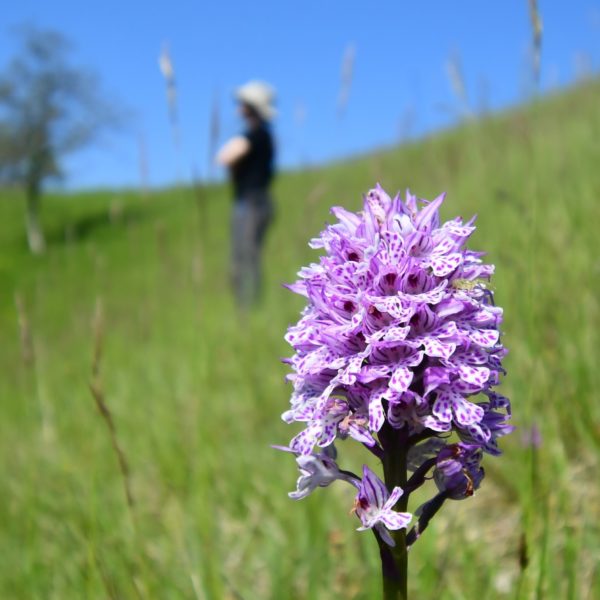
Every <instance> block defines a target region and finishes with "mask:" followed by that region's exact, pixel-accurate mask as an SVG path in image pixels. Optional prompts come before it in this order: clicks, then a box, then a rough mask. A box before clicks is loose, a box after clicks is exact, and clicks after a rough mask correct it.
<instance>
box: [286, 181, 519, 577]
mask: <svg viewBox="0 0 600 600" xmlns="http://www.w3.org/2000/svg"><path fill="white" fill-rule="evenodd" d="M444 199H445V197H444V195H441V196H439V197H437V198H436V199H435V200H433V201H431V202H427V201H425V200H420V199H418V198H417V197H416V196H414V195H412V194H411V193H410V192H407V194H406V197H405V199H404V201H403V200H402V199H401V198H400V196H399V195H397V196H396V197H394V198H391V197H390V196H389V195H388V194H387V193H386V192H385V191H384V190H383V189H382V188H381V187H380V186H377V187H376V188H375V189H373V190H371V191H369V192H368V194H367V195H366V196H365V198H364V204H363V210H362V211H360V212H358V213H352V212H349V211H347V210H345V209H343V208H341V207H335V208H333V209H332V211H331V212H332V213H333V215H334V217H335V218H336V219H337V221H336V222H335V223H333V224H331V225H328V226H327V227H326V228H325V230H324V231H323V232H322V233H321V234H320V236H319V237H317V238H314V239H313V240H311V242H310V244H309V245H310V246H311V248H315V249H320V250H322V252H323V254H322V256H321V257H320V258H319V260H318V262H315V263H313V264H311V265H309V266H307V267H303V268H302V269H301V270H300V271H299V273H298V277H299V279H298V281H296V282H295V283H293V284H292V285H289V286H287V287H288V288H289V289H290V290H291V291H293V292H295V293H297V294H299V295H301V296H303V297H304V298H305V299H306V302H307V304H306V307H305V308H304V310H303V311H302V314H301V316H300V319H299V320H298V322H297V323H296V324H295V325H292V326H291V327H289V329H288V332H287V334H286V336H285V339H286V341H287V342H288V343H289V344H290V346H291V347H292V349H293V355H292V356H291V357H290V358H287V359H285V362H286V363H287V364H289V365H290V368H291V371H292V372H291V373H290V374H289V375H288V380H289V381H290V382H291V383H292V385H293V392H292V394H291V400H290V407H289V409H288V410H287V411H286V412H284V413H283V415H282V418H283V420H284V421H285V422H286V423H289V424H294V423H297V424H298V425H299V426H300V427H301V429H300V431H298V432H296V434H295V436H294V437H293V439H292V441H291V442H290V449H288V451H291V452H293V453H294V455H295V456H296V461H297V463H298V467H299V468H300V473H301V475H300V478H299V479H298V482H297V489H296V491H295V492H292V493H291V494H290V496H291V497H293V498H304V497H306V496H307V495H308V494H309V493H311V492H312V491H313V490H314V489H315V488H317V487H325V486H328V485H330V484H331V483H332V482H333V481H335V480H336V479H341V480H345V481H347V482H348V483H351V484H352V485H353V486H355V487H357V488H358V490H359V491H358V496H357V498H356V502H355V511H356V514H357V515H358V517H359V518H360V520H361V523H362V526H361V527H360V529H361V530H362V529H372V530H373V531H374V532H375V533H376V534H377V539H378V541H379V542H380V552H381V557H382V565H383V566H384V569H383V571H384V580H386V581H388V583H389V585H390V586H392V587H393V586H396V585H399V584H398V583H397V582H398V581H405V578H403V577H402V576H400V573H401V572H402V571H406V558H405V556H406V555H405V553H402V552H399V553H398V552H397V553H395V554H393V555H391V554H389V549H388V551H387V553H386V550H385V549H386V548H387V547H388V546H387V545H393V544H394V542H398V540H400V544H403V545H404V547H405V548H406V547H408V546H410V545H412V544H413V543H414V542H415V541H416V540H417V539H418V538H419V537H420V535H421V534H422V533H423V531H424V530H425V528H426V527H427V525H428V523H429V521H430V520H431V519H432V518H433V517H434V516H435V514H436V513H437V511H438V510H440V508H441V507H442V506H443V504H444V502H445V501H446V500H447V499H455V500H459V499H464V498H468V497H470V496H471V495H473V492H474V491H475V490H476V489H477V488H478V487H479V486H480V484H481V482H482V480H483V476H484V471H483V468H482V467H481V462H482V459H483V456H484V455H486V456H497V455H499V454H500V449H499V447H498V439H499V438H501V437H502V436H504V435H507V434H509V433H510V432H511V431H512V429H513V427H512V426H511V425H510V424H509V421H510V418H511V408H510V402H509V400H508V399H507V398H505V397H504V396H501V395H500V394H498V393H497V391H496V389H495V388H496V386H498V384H499V383H500V379H501V376H503V375H505V370H504V368H503V366H502V360H503V359H504V357H505V355H506V353H507V351H506V349H505V348H504V346H503V344H502V340H501V332H500V326H501V324H502V318H503V311H502V308H500V307H499V306H497V305H496V303H495V300H494V295H493V292H492V291H491V289H490V288H489V285H488V281H489V279H490V278H491V276H492V274H493V273H494V266H493V265H490V264H486V263H485V262H484V253H482V252H478V251H473V250H470V249H467V248H466V244H467V242H468V240H469V238H470V236H471V235H472V233H473V232H474V231H475V225H474V221H475V219H474V218H473V219H471V220H469V221H466V222H463V220H462V219H461V218H455V219H452V220H450V221H447V222H445V223H443V222H442V221H441V219H440V215H439V209H440V206H441V205H442V203H443V202H444ZM449 438H451V439H452V442H451V441H450V440H449ZM339 440H346V443H354V444H360V445H361V446H362V447H363V448H364V449H366V450H368V452H369V453H370V454H371V455H374V456H375V457H377V458H378V459H379V460H380V461H381V462H382V465H383V468H384V473H385V474H386V481H385V483H384V482H383V481H381V480H380V479H379V478H378V477H377V475H375V474H374V473H373V472H372V471H371V470H369V468H368V467H366V466H363V477H362V480H361V479H360V478H359V477H358V476H355V475H353V474H352V473H349V472H347V471H342V470H340V469H339V468H338V466H337V463H336V460H335V456H334V455H333V454H332V452H333V450H332V449H333V447H334V444H335V443H336V442H337V441H339ZM350 440H352V442H350ZM454 441H456V443H454ZM432 480H433V482H434V485H433V486H429V487H433V488H434V489H433V491H434V493H433V495H432V497H431V498H430V499H429V500H427V501H425V503H423V504H422V505H421V507H420V509H418V511H417V512H415V514H416V515H417V516H418V517H419V518H418V522H417V523H416V524H415V525H414V526H413V528H412V529H411V531H410V532H408V534H407V536H402V535H399V534H394V533H393V532H394V531H395V530H398V529H402V528H403V527H406V526H407V524H408V523H409V522H410V517H411V515H410V513H408V512H396V511H394V510H393V507H394V506H395V505H396V504H397V503H398V498H400V497H402V501H401V502H400V505H401V506H407V505H408V500H409V499H410V496H411V494H412V493H413V492H414V491H415V490H417V489H419V488H421V487H425V486H427V484H428V483H429V482H431V481H432ZM398 482H401V486H402V489H401V488H400V487H398V485H397V484H398ZM386 484H387V485H386ZM436 488H437V489H436ZM402 556H404V558H401V557H402ZM402 561H404V562H402ZM403 585H404V584H403Z"/></svg>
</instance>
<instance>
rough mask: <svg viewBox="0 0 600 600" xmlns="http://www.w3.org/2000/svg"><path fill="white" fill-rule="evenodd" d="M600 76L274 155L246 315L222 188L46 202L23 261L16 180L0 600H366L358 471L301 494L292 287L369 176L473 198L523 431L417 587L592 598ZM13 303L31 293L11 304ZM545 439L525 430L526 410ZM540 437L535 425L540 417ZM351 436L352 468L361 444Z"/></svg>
mask: <svg viewBox="0 0 600 600" xmlns="http://www.w3.org/2000/svg"><path fill="white" fill-rule="evenodd" d="M599 92H600V84H599V83H598V82H590V83H587V84H585V85H581V86H579V87H578V88H576V89H573V90H571V91H569V92H566V93H561V94H558V95H555V96H553V97H549V98H546V99H544V100H540V101H536V102H534V103H533V104H531V105H528V106H526V107H524V108H522V109H518V110H514V111H511V112H509V113H505V114H503V115H499V116H496V117H493V118H488V119H485V120H481V121H476V122H472V123H467V124H464V125H462V126H460V127H458V128H456V129H453V130H451V131H447V132H444V133H441V134H437V135H434V136H431V137H429V138H427V139H424V140H422V141H419V142H414V143H410V144H408V145H404V146H402V147H400V148H392V149H387V150H382V151H380V152H376V153H374V154H372V155H369V156H364V157H362V158H358V159H355V160H352V161H348V162H341V163H338V164H332V165H330V166H327V167H323V168H318V169H314V170H307V171H303V172H293V173H288V174H283V175H282V176H281V177H280V178H279V180H278V182H277V186H276V190H275V196H276V199H277V211H278V214H277V220H276V224H275V225H274V227H273V229H272V231H271V232H270V237H269V239H268V243H267V248H266V252H265V268H266V286H265V296H264V302H263V303H262V305H261V306H260V307H259V308H258V309H257V310H256V311H255V312H252V313H250V314H247V315H240V314H238V313H237V312H236V311H235V308H234V305H233V303H232V299H231V298H230V294H229V287H228V243H229V230H228V227H229V225H228V224H229V220H228V215H229V210H230V201H229V194H228V190H227V189H226V188H225V187H224V186H220V185H215V186H213V187H206V188H203V189H191V188H187V187H181V188H173V189H165V190H162V191H156V192H153V193H150V194H149V195H148V196H147V197H141V196H140V195H139V194H138V193H135V192H127V191H124V192H105V191H101V192H97V193H86V194H75V193H73V194H68V195H51V196H49V197H48V198H47V199H46V202H45V204H44V206H43V209H42V220H43V222H44V227H45V230H46V232H47V233H48V241H49V251H48V253H47V254H46V255H45V256H43V257H41V258H40V257H33V256H31V255H30V254H29V253H28V251H27V247H26V241H25V237H24V234H23V233H22V228H21V221H22V204H21V203H19V202H15V199H16V196H17V195H18V194H17V192H3V193H2V196H1V198H0V236H1V238H2V240H3V248H4V251H3V253H2V255H1V256H0V277H1V280H2V282H3V283H2V294H1V298H0V326H1V328H2V331H3V332H4V336H3V343H2V345H1V346H0V364H1V365H2V373H3V376H2V378H1V379H0V391H1V395H2V398H3V417H2V419H1V420H0V448H1V451H0V455H1V456H2V468H1V469H0V490H1V491H2V498H3V502H2V505H1V507H0V555H1V556H2V557H3V558H2V563H3V564H2V568H0V597H1V598H7V599H8V598H11V599H12V598H14V599H17V598H23V599H31V598H55V599H61V600H63V599H67V598H200V599H211V598H232V599H237V598H246V599H252V598H261V599H262V598H274V599H275V598H277V599H283V598H286V599H287V598H298V599H300V598H319V599H325V598H357V599H358V598H361V599H366V598H373V597H377V594H378V593H379V585H380V583H379V566H378V555H377V550H376V544H375V541H374V539H372V536H370V535H369V534H366V533H356V532H355V531H354V528H355V527H356V526H357V522H356V518H355V517H354V516H352V515H349V512H350V509H351V507H352V502H353V497H352V493H351V490H349V489H345V487H344V486H342V485H340V486H339V487H338V486H335V485H334V486H332V487H331V488H329V489H327V490H320V491H317V492H316V493H315V494H313V495H312V496H311V497H310V498H308V499H306V500H304V501H302V502H299V503H294V502H292V501H291V500H289V499H288V498H287V496H286V492H287V491H289V490H291V489H293V487H294V482H295V479H296V470H295V466H294V463H293V460H291V459H290V457H289V456H286V455H283V454H281V453H277V452H275V451H273V450H272V449H271V448H270V444H272V443H279V444H285V443H287V441H288V440H289V439H290V438H291V437H292V435H293V434H294V432H295V431H296V430H295V429H293V428H292V427H289V426H287V425H285V424H284V423H282V422H281V421H280V419H279V415H280V413H281V412H283V411H284V410H285V409H286V406H287V403H288V397H289V394H290V388H289V387H288V386H286V384H285V383H284V375H285V373H286V367H285V365H282V364H281V363H280V361H279V359H280V357H282V356H285V355H287V354H288V353H289V349H288V348H287V347H286V345H285V343H284V341H283V333H284V331H285V328H286V327H287V325H288V324H290V323H292V322H294V321H295V320H296V319H297V317H298V313H299V310H300V309H301V307H302V301H301V299H300V298H298V297H295V296H294V295H293V294H291V293H289V292H287V291H286V290H285V289H283V288H282V287H281V285H280V284H281V283H282V282H290V281H292V280H294V278H295V273H296V271H297V270H298V269H299V268H300V266H301V265H303V264H306V263H308V262H309V261H311V260H315V259H316V254H315V253H314V252H313V251H311V250H310V249H309V248H308V247H307V242H308V240H309V238H311V237H312V236H314V235H315V234H317V233H318V232H319V231H320V230H321V229H322V227H323V224H324V222H325V221H326V220H328V219H330V217H329V216H328V208H329V207H330V206H331V205H335V204H342V205H344V206H346V207H348V208H353V209H358V208H359V206H360V203H361V193H362V192H366V191H367V190H368V189H369V188H370V187H372V186H373V185H374V184H375V182H377V181H380V182H381V183H382V185H383V186H384V187H385V188H386V189H387V190H388V191H390V192H395V191H396V190H398V189H401V190H404V188H405V187H406V186H407V185H410V187H411V189H412V191H413V192H415V193H417V194H418V195H419V196H421V197H425V198H432V197H434V196H435V195H437V194H438V193H439V192H441V191H443V190H446V191H447V192H448V197H447V202H446V204H445V206H444V208H443V214H444V216H446V217H448V218H450V217H453V216H455V215H457V214H460V215H462V216H463V217H465V218H467V217H469V216H470V215H471V214H473V213H477V214H478V215H479V219H478V230H477V232H476V234H475V236H474V239H473V242H472V247H473V248H477V249H485V250H487V251H488V252H489V260H490V261H491V262H493V263H495V264H496V265H497V275H496V276H495V279H494V285H495V289H496V300H497V302H498V303H499V304H500V305H501V306H503V307H504V308H505V314H506V321H505V326H504V330H505V338H504V339H505V344H506V346H508V347H509V348H510V351H511V352H510V354H509V356H508V359H507V367H508V376H507V377H506V381H505V383H504V384H503V388H504V389H503V392H504V393H505V394H506V395H508V396H510V397H511V398H512V400H513V403H514V415H515V416H514V421H515V424H516V425H518V426H519V429H518V430H517V432H516V433H515V434H514V435H513V436H511V437H510V438H508V439H505V440H502V446H503V448H504V450H505V454H504V456H503V457H502V458H500V459H498V460H494V459H488V460H487V479H486V481H485V483H484V485H483V486H482V488H481V490H480V491H478V493H477V494H476V496H475V497H474V498H472V499H471V500H469V501H466V502H460V503H459V502H455V503H451V504H450V505H448V506H447V507H446V508H445V510H444V511H443V513H442V514H441V515H440V516H439V518H436V520H435V521H434V523H433V524H432V526H431V528H430V530H429V531H428V532H427V533H426V535H425V536H424V537H423V538H422V539H421V540H420V541H419V543H418V544H417V545H416V547H415V548H414V549H413V551H412V552H411V556H410V563H411V564H410V569H411V577H410V585H411V588H412V593H413V596H414V597H415V598H443V599H462V598H480V599H486V598H489V599H491V598H556V599H563V598H568V599H579V598H581V599H584V598H586V599H590V600H591V599H594V598H598V597H600V573H599V572H598V569H599V567H598V560H597V557H598V556H599V553H600V525H599V523H600V520H599V517H600V515H599V510H598V506H599V501H600V497H599V496H600V494H599V492H600V488H599V484H598V473H599V472H600V471H599V466H600V465H599V459H598V451H599V445H600V425H599V424H600V403H599V402H598V394H597V390H598V389H599V386H600V381H599V375H598V367H597V360H598V352H597V347H598V338H597V331H598V327H599V326H600V322H599V307H598V292H599V286H598V280H599V276H600V256H599V253H598V248H599V244H598V232H597V227H598V222H599V217H600V214H599V209H598V199H599V197H600V169H599V168H598V165H600V142H599V140H600V103H599V102H598V98H599ZM98 300H100V301H101V303H102V314H103V325H102V360H101V365H100V369H101V381H102V387H103V391H104V399H105V402H106V404H107V405H108V406H109V408H110V410H111V412H112V416H113V419H114V422H115V424H116V428H117V435H118V440H119V443H120V445H121V446H122V449H123V451H124V453H125V454H126V457H127V460H128V462H129V467H130V471H131V491H132V496H133V499H134V504H133V505H132V506H131V507H129V506H128V504H127V502H126V500H125V495H124V492H123V481H122V478H121V475H120V472H119V469H118V464H117V460H116V456H115V454H114V452H113V450H112V448H111V440H110V437H109V435H108V432H107V429H106V423H105V422H104V421H103V420H102V419H101V417H100V416H99V414H98V412H97V410H96V407H95V405H94V400H93V398H92V395H91V394H90V390H89V387H88V386H89V382H90V379H91V368H92V366H91V365H92V355H93V346H94V333H93V326H92V320H93V316H94V312H95V310H96V308H95V307H96V305H97V302H98ZM17 306H19V307H20V308H17ZM532 427H534V428H538V429H539V431H540V433H541V440H542V441H541V445H540V446H539V447H536V445H535V444H532V443H531V437H532V435H531V428H532ZM534 437H535V436H534ZM356 450H357V449H353V448H352V447H351V444H342V445H341V447H340V454H341V456H342V464H343V465H344V466H345V467H347V468H357V465H358V464H359V461H360V460H361V454H360V451H358V452H357V451H356Z"/></svg>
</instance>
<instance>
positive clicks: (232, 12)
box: [0, 0, 600, 188]
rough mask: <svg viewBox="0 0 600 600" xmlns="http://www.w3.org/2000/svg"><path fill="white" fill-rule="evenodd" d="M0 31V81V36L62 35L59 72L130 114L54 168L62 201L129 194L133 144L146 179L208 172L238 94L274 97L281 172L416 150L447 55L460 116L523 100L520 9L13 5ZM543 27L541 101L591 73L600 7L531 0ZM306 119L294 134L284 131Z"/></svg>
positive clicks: (599, 41) (451, 110)
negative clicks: (213, 143)
mask: <svg viewBox="0 0 600 600" xmlns="http://www.w3.org/2000/svg"><path fill="white" fill-rule="evenodd" d="M5 4H6V5H5V6H4V7H3V9H2V15H1V16H0V19H1V20H0V31H1V35H0V67H1V66H2V65H3V64H5V63H6V61H7V60H8V58H9V56H10V55H11V54H12V52H13V50H14V48H15V40H14V38H12V37H11V36H10V35H8V31H9V30H10V27H11V26H12V25H15V24H19V23H23V22H30V23H33V24H35V25H37V26H39V27H43V28H53V29H57V30H60V31H62V32H63V33H64V34H66V35H67V36H68V37H69V38H71V39H72V40H73V42H74V44H75V51H74V53H73V62H74V63H76V64H81V65H85V66H89V67H91V68H93V69H94V70H95V71H96V72H97V73H98V74H99V75H100V78H101V80H102V82H103V87H104V89H105V90H106V91H107V93H108V95H109V96H110V97H113V98H116V99H119V101H121V102H122V103H123V104H125V105H127V107H128V108H129V109H130V110H131V113H132V118H131V119H130V121H129V123H128V127H127V129H126V130H125V131H123V132H122V133H119V134H118V135H112V136H111V137H110V138H109V139H107V140H104V141H103V142H102V144H101V145H99V146H97V147H94V148H91V149H89V150H86V151H83V152H80V153H79V154H78V155H76V156H73V157H71V158H70V159H69V160H68V162H67V170H68V174H69V178H68V180H67V181H66V185H67V186H68V187H71V188H73V187H90V186H99V185H114V186H122V185H134V186H135V185H138V184H139V182H140V168H139V164H140V158H139V156H140V153H139V147H140V143H139V140H140V138H143V140H144V146H145V148H146V160H147V165H148V178H149V183H150V184H151V185H163V184H167V183H169V182H173V181H176V180H177V178H178V177H179V178H181V179H184V180H185V179H189V177H190V174H191V172H192V169H195V170H196V171H197V172H199V173H200V174H201V175H202V176H206V175H207V174H208V173H209V159H208V148H209V122H210V113H211V107H212V104H213V98H214V97H215V95H216V96H217V98H218V100H219V106H220V115H221V140H223V139H225V138H226V137H227V136H228V135H232V134H234V133H236V132H237V131H238V128H239V127H240V123H239V122H238V120H237V117H236V115H235V112H234V105H233V102H232V100H231V94H232V91H233V90H234V89H235V87H236V85H238V84H240V83H243V82H245V81H246V80H248V79H252V78H261V79H265V80H267V81H269V82H271V83H272V84H273V85H275V86H276V88H277V90H278V97H279V105H278V108H279V112H280V116H279V118H278V120H277V123H276V134H277V138H278V146H279V163H280V165H281V166H282V167H290V166H291V167H293V166H298V165H302V164H314V163H318V162H322V161H324V160H329V159H332V158H336V157H340V156H345V155H348V154H353V153H357V152H362V151H366V150H368V149H370V148H373V147H376V146H379V145H382V144H390V143H394V142H397V141H398V140H399V139H400V138H401V137H402V136H406V135H411V136H415V135H421V134H423V133H425V132H428V131H432V130H434V129H436V128H439V127H444V126H447V125H449V124H451V123H452V122H453V121H455V120H456V118H457V117H456V114H457V113H456V108H457V106H458V101H457V99H456V97H455V96H454V94H453V92H452V87H451V85H450V82H449V78H448V75H447V72H446V63H447V61H448V58H449V57H451V56H459V57H460V62H461V66H462V71H463V73H464V79H465V83H466V89H467V93H468V96H469V102H470V104H471V107H472V108H473V109H474V110H478V109H479V108H480V107H481V106H486V107H487V108H490V109H498V108H501V107H504V106H507V105H510V104H512V103H515V102H519V101H521V100H523V99H524V98H525V97H526V95H527V93H528V92H530V91H531V90H530V87H528V83H527V82H528V81H529V75H528V73H529V72H530V71H529V67H528V65H529V64H530V63H529V55H530V54H529V53H530V46H531V26H530V21H529V14H528V5H527V0H497V1H496V2H481V0H479V1H475V0H463V1H461V2H442V1H441V0H438V1H437V2H433V1H428V0H421V1H419V2H414V1H413V2H405V1H401V0H395V1H391V0H390V1H385V2H383V1H376V0H373V1H372V2H369V3H367V2H364V0H363V1H361V2H358V1H354V0H345V1H337V0H320V1H317V0H303V1H302V2H297V1H288V0H285V1H284V0H279V1H269V2H254V3H252V2H240V1H232V0H221V1H219V2H208V1H204V2H200V1H198V2H191V1H189V2H183V1H176V0H173V1H171V2H168V3H167V2H148V1H147V0H146V1H145V2H141V1H138V0H136V1H129V2H124V1H118V2H117V1H115V0H104V1H103V2H97V1H93V0H90V1H89V2H85V3H84V2H81V0H78V1H77V2H75V1H72V0H52V1H51V2H47V1H43V0H38V1H37V2H34V1H31V0H19V1H18V2H8V3H5ZM539 6H540V11H541V14H542V18H543V21H544V36H543V50H542V70H541V88H542V91H548V90H551V89H553V88H556V87H558V86H564V85H568V84H569V83H571V82H573V81H574V80H575V79H576V77H577V73H578V71H581V70H582V68H584V67H585V66H586V65H589V66H591V68H592V69H593V70H594V71H596V72H597V71H598V69H599V67H600V0H596V1H592V0H573V1H569V2H565V1H564V0H563V1H561V0H539ZM165 41H168V43H169V46H170V51H171V57H172V60H173V63H174V67H175V72H176V77H177V84H178V94H179V97H178V102H179V115H180V124H181V131H182V137H181V140H182V143H181V151H180V152H179V153H177V152H176V150H175V148H174V145H173V142H172V136H171V132H170V127H169V120H168V114H167V106H166V100H165V84H164V80H163V78H162V76H161V74H160V71H159V69H158V62H157V59H158V55H159V53H160V49H161V46H162V44H163V42H165ZM350 44H353V45H354V47H355V49H356V58H355V63H354V77H353V81H352V87H351V90H350V96H349V102H348V105H347V109H346V112H345V114H344V115H343V116H342V117H341V118H340V117H339V116H338V114H337V111H336V103H337V98H338V94H339V89H340V71H341V63H342V57H343V55H344V52H345V50H346V48H348V46H349V45H350ZM301 112H303V113H304V119H302V120H300V119H299V118H298V115H299V113H301Z"/></svg>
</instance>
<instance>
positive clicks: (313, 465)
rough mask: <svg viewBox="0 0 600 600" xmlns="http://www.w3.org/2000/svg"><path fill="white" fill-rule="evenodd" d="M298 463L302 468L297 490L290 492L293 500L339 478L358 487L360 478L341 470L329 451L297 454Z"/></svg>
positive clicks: (303, 496)
mask: <svg viewBox="0 0 600 600" xmlns="http://www.w3.org/2000/svg"><path fill="white" fill-rule="evenodd" d="M331 447H332V446H329V447H328V448H331ZM296 463H297V465H298V469H299V470H300V477H298V481H297V482H296V491H295V492H290V493H289V494H288V496H289V497H290V498H292V499H293V500H301V499H302V498H306V496H308V495H309V494H310V493H311V492H312V491H313V490H315V489H316V488H318V487H327V486H328V485H330V484H332V483H333V482H334V481H336V480H337V479H341V480H343V481H347V482H348V483H351V484H352V485H354V486H356V487H358V484H359V479H358V478H357V477H355V476H354V475H352V474H351V473H348V472H346V471H341V470H340V469H339V467H338V466H337V463H336V462H335V459H334V458H333V457H331V456H329V455H328V453H327V452H319V453H314V452H313V453H312V454H309V455H305V454H300V455H298V456H296Z"/></svg>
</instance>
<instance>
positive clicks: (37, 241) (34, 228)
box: [25, 182, 46, 254]
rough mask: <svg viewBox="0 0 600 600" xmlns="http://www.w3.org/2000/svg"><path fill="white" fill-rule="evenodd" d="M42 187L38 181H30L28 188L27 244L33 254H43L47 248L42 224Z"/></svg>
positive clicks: (26, 212) (26, 209)
mask: <svg viewBox="0 0 600 600" xmlns="http://www.w3.org/2000/svg"><path fill="white" fill-rule="evenodd" d="M39 211H40V187H39V184H38V183H37V182H33V183H31V182H30V183H29V184H28V185H27V190H26V207H25V227H26V229H27V244H28V245H29V250H30V251H31V252H32V253H33V254H43V253H44V251H45V250H46V241H45V239H44V232H43V230H42V228H41V226H40V219H39Z"/></svg>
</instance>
